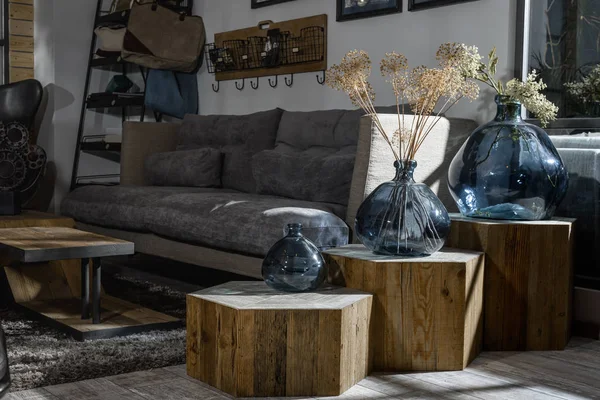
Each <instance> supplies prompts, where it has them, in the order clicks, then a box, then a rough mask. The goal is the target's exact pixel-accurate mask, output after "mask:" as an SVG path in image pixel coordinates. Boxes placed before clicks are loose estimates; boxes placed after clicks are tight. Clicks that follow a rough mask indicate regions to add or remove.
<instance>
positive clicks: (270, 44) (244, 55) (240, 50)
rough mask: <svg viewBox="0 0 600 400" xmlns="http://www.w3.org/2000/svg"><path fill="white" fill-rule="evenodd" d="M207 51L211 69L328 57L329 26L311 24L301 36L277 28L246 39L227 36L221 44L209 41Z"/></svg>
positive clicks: (263, 65) (248, 68)
mask: <svg viewBox="0 0 600 400" xmlns="http://www.w3.org/2000/svg"><path fill="white" fill-rule="evenodd" d="M205 53H206V65H207V68H208V72H210V73H217V72H229V71H243V70H251V69H255V68H274V67H279V66H285V65H292V64H302V63H310V62H318V61H323V60H324V59H325V29H324V28H323V27H320V26H310V27H306V28H303V29H301V30H300V35H299V36H292V35H291V34H290V32H288V31H281V32H279V31H277V32H274V33H270V34H269V35H267V36H250V37H248V38H247V39H246V40H224V41H223V43H222V45H221V46H216V45H215V43H208V44H207V45H206V52H205Z"/></svg>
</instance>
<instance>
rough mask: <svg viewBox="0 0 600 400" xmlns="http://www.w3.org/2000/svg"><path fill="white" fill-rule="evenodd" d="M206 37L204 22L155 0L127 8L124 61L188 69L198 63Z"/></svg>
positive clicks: (166, 67) (171, 68)
mask: <svg viewBox="0 0 600 400" xmlns="http://www.w3.org/2000/svg"><path fill="white" fill-rule="evenodd" d="M205 41H206V33H205V32H204V22H203V21H202V18H201V17H199V16H186V15H184V14H179V13H177V12H175V11H173V10H170V9H168V8H166V7H163V6H161V5H159V4H157V3H156V2H152V3H147V4H141V2H140V1H138V0H136V1H135V2H134V3H133V7H132V9H131V15H130V16H129V22H128V24H127V31H126V32H125V38H124V40H123V50H122V54H121V56H122V58H123V60H125V61H128V62H131V63H134V64H138V65H141V66H142V67H147V68H153V69H167V70H172V71H179V72H192V71H194V70H195V69H196V68H197V67H198V63H199V62H200V60H201V56H202V50H203V48H204V43H205Z"/></svg>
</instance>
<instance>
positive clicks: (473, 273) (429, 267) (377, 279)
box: [324, 245, 484, 371]
mask: <svg viewBox="0 0 600 400" xmlns="http://www.w3.org/2000/svg"><path fill="white" fill-rule="evenodd" d="M324 257H325V260H326V262H327V264H328V266H329V274H330V281H331V282H332V283H333V284H335V285H340V286H346V287H350V288H355V289H359V290H363V291H365V292H369V293H373V295H374V300H373V314H372V323H371V332H370V346H371V354H372V357H373V368H374V370H376V371H411V370H416V371H443V370H462V369H463V368H465V367H466V366H467V365H468V364H469V363H470V362H471V361H472V360H473V359H474V358H475V357H476V356H477V354H479V352H480V349H481V333H482V320H483V316H482V308H483V305H482V301H483V270H484V257H483V254H481V253H478V252H471V251H464V250H455V249H442V250H441V251H440V252H438V253H436V254H434V255H432V256H430V257H422V258H394V257H389V256H380V255H375V254H373V253H372V252H370V251H369V250H367V249H366V248H365V247H364V246H362V245H350V246H344V247H339V248H336V249H332V250H328V251H325V252H324Z"/></svg>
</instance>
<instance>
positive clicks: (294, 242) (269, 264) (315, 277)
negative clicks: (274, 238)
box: [262, 224, 327, 292]
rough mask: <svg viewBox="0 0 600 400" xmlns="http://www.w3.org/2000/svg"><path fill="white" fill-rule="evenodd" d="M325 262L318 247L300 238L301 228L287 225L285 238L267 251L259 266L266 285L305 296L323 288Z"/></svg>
mask: <svg viewBox="0 0 600 400" xmlns="http://www.w3.org/2000/svg"><path fill="white" fill-rule="evenodd" d="M326 275H327V269H326V265H325V260H323V256H322V255H321V253H320V252H319V249H318V248H317V246H316V245H315V244H314V243H313V242H311V241H310V240H308V239H307V238H306V237H304V235H302V224H289V225H288V233H287V235H286V236H285V237H284V238H283V239H281V240H279V241H278V242H277V243H275V244H274V245H273V247H271V249H269V251H268V253H267V256H266V257H265V259H264V261H263V264H262V276H263V279H264V280H265V282H266V283H267V285H269V286H270V287H272V288H273V289H276V290H281V291H284V292H308V291H311V290H316V289H318V288H319V286H321V285H322V284H323V281H324V280H325V277H326Z"/></svg>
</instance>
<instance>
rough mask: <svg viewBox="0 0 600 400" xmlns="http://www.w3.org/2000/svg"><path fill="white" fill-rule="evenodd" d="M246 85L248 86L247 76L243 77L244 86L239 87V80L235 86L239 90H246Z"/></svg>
mask: <svg viewBox="0 0 600 400" xmlns="http://www.w3.org/2000/svg"><path fill="white" fill-rule="evenodd" d="M244 86H246V78H244V79H242V87H239V86H238V83H237V82H236V83H235V88H236V89H237V90H244Z"/></svg>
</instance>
